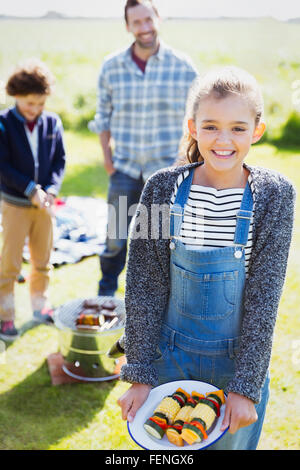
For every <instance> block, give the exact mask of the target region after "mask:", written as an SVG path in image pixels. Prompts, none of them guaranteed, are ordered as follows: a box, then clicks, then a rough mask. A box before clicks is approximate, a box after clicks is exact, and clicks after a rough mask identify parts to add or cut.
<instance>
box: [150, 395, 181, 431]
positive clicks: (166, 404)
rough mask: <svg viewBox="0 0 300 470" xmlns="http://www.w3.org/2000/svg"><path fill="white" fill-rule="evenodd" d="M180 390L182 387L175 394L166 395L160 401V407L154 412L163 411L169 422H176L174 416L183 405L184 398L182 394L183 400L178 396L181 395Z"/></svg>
mask: <svg viewBox="0 0 300 470" xmlns="http://www.w3.org/2000/svg"><path fill="white" fill-rule="evenodd" d="M180 391H181V389H177V390H176V392H174V393H173V395H170V396H167V397H165V398H164V399H163V400H162V401H161V402H160V404H159V405H158V407H157V408H156V409H155V410H154V413H163V414H164V415H165V416H166V417H167V419H168V423H169V424H172V423H173V422H174V418H175V416H176V414H177V413H178V411H179V410H180V408H181V406H183V405H182V404H181V402H182V401H183V400H184V399H183V398H181V395H180V398H181V400H178V396H179V395H178V393H179V392H180ZM183 404H184V401H183Z"/></svg>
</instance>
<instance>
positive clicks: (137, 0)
mask: <svg viewBox="0 0 300 470" xmlns="http://www.w3.org/2000/svg"><path fill="white" fill-rule="evenodd" d="M144 3H146V4H147V3H148V4H149V5H150V6H151V7H152V9H153V11H154V12H155V14H156V15H157V16H159V14H158V10H157V8H156V7H155V6H154V5H153V2H152V0H127V2H126V5H125V21H126V23H128V16H127V11H128V8H132V7H136V6H138V5H143V4H144Z"/></svg>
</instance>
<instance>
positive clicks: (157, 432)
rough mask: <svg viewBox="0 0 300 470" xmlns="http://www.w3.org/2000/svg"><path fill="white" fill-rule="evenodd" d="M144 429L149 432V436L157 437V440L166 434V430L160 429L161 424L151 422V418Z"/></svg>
mask: <svg viewBox="0 0 300 470" xmlns="http://www.w3.org/2000/svg"><path fill="white" fill-rule="evenodd" d="M144 429H145V430H146V431H147V433H148V434H150V435H151V436H153V437H155V438H156V439H161V438H162V437H163V436H164V434H165V430H164V429H163V428H162V427H160V425H159V424H157V423H155V422H154V421H152V420H150V418H149V419H147V421H146V422H145V424H144Z"/></svg>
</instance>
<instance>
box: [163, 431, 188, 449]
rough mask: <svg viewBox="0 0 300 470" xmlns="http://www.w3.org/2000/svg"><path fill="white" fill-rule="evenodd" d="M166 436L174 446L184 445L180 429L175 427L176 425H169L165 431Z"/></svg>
mask: <svg viewBox="0 0 300 470" xmlns="http://www.w3.org/2000/svg"><path fill="white" fill-rule="evenodd" d="M166 435H167V438H168V440H169V442H171V444H174V445H175V446H178V447H182V446H183V445H184V442H183V439H182V435H181V429H176V427H175V426H174V427H173V426H172V427H169V428H168V429H167V431H166Z"/></svg>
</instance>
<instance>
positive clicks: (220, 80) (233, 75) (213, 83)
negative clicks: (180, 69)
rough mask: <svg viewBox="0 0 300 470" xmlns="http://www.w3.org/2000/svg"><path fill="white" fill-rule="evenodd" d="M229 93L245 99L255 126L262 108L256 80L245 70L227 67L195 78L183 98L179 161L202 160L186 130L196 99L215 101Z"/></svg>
mask: <svg viewBox="0 0 300 470" xmlns="http://www.w3.org/2000/svg"><path fill="white" fill-rule="evenodd" d="M230 94H236V95H239V96H242V97H244V98H245V99H247V100H248V102H249V105H250V107H251V108H252V109H253V113H254V116H255V125H256V126H257V125H258V124H259V123H260V121H261V119H262V117H263V111H264V103H263V97H262V93H261V90H260V87H259V85H258V83H257V81H256V79H255V78H254V77H253V76H252V75H250V74H249V73H248V72H246V71H245V70H243V69H240V68H238V67H233V66H231V67H224V68H222V69H218V70H213V71H211V72H209V73H207V74H206V75H204V76H203V77H197V78H196V79H195V80H194V82H193V84H192V86H191V89H190V92H189V95H188V99H187V104H186V113H185V118H184V130H183V138H182V140H181V144H180V155H181V156H180V159H179V162H178V163H179V164H184V163H193V162H199V161H203V157H202V155H201V154H200V151H199V149H198V144H197V141H196V140H195V139H194V138H193V137H192V136H191V134H190V132H189V129H188V121H189V120H190V119H193V120H194V121H195V120H196V116H197V111H198V108H199V104H200V102H201V101H202V100H203V99H205V98H208V97H211V96H212V97H214V98H215V99H217V100H218V99H222V98H226V97H227V96H228V95H230Z"/></svg>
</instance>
